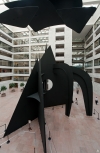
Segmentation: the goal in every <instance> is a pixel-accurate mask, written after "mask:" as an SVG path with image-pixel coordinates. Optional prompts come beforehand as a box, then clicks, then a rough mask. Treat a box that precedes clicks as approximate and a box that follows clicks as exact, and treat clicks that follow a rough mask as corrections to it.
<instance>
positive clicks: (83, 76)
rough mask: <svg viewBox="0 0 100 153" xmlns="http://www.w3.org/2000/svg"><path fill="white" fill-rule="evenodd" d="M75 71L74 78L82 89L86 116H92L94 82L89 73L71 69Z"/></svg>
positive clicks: (74, 68)
mask: <svg viewBox="0 0 100 153" xmlns="http://www.w3.org/2000/svg"><path fill="white" fill-rule="evenodd" d="M71 68H72V71H73V78H74V80H75V81H76V82H78V83H79V85H80V86H81V88H82V92H83V97H84V103H85V109H86V114H87V115H88V116H92V109H93V89H92V81H91V78H90V76H89V75H88V73H86V72H84V71H83V70H81V69H79V68H76V67H71Z"/></svg>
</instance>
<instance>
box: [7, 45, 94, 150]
mask: <svg viewBox="0 0 100 153" xmlns="http://www.w3.org/2000/svg"><path fill="white" fill-rule="evenodd" d="M47 79H50V80H52V82H53V87H52V89H51V90H49V91H47V90H46V88H43V83H44V82H46V80H47ZM73 80H75V81H77V82H78V83H79V84H80V86H81V88H82V91H83V97H84V103H85V109H86V114H87V115H88V116H92V107H93V100H92V95H93V93H92V82H91V78H90V76H89V75H88V74H87V73H86V72H84V71H83V70H81V69H78V68H75V67H71V66H69V65H67V64H64V63H58V64H57V63H56V61H55V59H54V56H53V53H52V50H51V47H49V48H48V49H47V50H46V52H45V54H44V55H43V57H42V58H41V60H40V61H36V64H35V67H34V68H33V71H32V73H31V75H30V77H29V79H28V81H27V84H26V86H25V88H24V90H23V93H22V95H21V97H20V99H19V102H18V104H17V106H16V109H15V111H14V113H13V116H12V118H11V120H10V123H9V125H8V128H7V130H6V132H5V136H7V135H9V134H10V133H12V132H13V131H15V130H17V129H19V128H20V127H22V126H24V125H25V124H27V122H28V120H34V119H35V118H37V117H38V120H39V125H40V130H41V136H42V142H43V148H44V153H46V137H45V119H44V108H45V107H50V106H56V105H63V104H66V109H65V114H66V115H67V116H69V115H70V110H71V105H72V98H73Z"/></svg>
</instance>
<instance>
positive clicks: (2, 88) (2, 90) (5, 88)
mask: <svg viewBox="0 0 100 153" xmlns="http://www.w3.org/2000/svg"><path fill="white" fill-rule="evenodd" d="M5 90H7V87H6V86H1V92H2V93H1V97H5V96H6V93H5V92H4V91H5Z"/></svg>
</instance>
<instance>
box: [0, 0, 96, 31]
mask: <svg viewBox="0 0 100 153" xmlns="http://www.w3.org/2000/svg"><path fill="white" fill-rule="evenodd" d="M5 5H6V6H7V7H8V8H10V9H9V10H7V11H5V12H3V13H1V14H0V23H4V24H9V25H13V26H17V27H22V28H23V27H26V26H28V25H30V26H31V28H32V29H33V30H34V31H38V30H41V29H43V28H45V27H49V26H53V25H60V24H65V25H66V26H68V27H70V28H71V29H73V30H75V31H76V32H78V33H80V32H81V31H82V29H83V28H84V26H85V25H86V23H87V22H88V20H89V19H90V17H91V16H92V15H93V13H94V12H95V10H96V8H95V7H88V8H87V7H86V8H85V7H82V0H20V1H14V2H9V3H5Z"/></svg>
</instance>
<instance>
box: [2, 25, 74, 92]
mask: <svg viewBox="0 0 100 153" xmlns="http://www.w3.org/2000/svg"><path fill="white" fill-rule="evenodd" d="M46 45H47V46H51V48H52V50H53V53H54V56H55V59H56V61H57V62H62V63H63V62H64V63H67V64H69V65H72V30H71V29H70V28H68V27H66V26H65V25H59V26H53V27H49V28H45V29H43V30H40V31H38V32H34V31H33V30H32V29H31V28H28V29H27V30H22V29H21V30H20V29H19V30H18V28H17V32H14V33H13V31H11V30H9V29H7V27H6V26H5V25H2V24H0V87H1V86H3V85H5V86H6V87H7V89H9V84H10V83H13V82H14V83H16V87H20V83H22V82H24V83H26V82H27V80H28V78H29V76H30V74H31V71H32V69H33V67H34V65H35V60H36V59H37V58H41V57H42V56H43V54H44V53H45V47H46Z"/></svg>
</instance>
